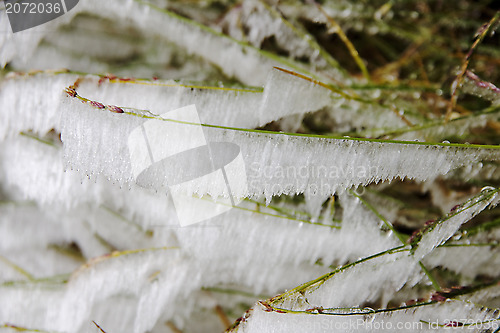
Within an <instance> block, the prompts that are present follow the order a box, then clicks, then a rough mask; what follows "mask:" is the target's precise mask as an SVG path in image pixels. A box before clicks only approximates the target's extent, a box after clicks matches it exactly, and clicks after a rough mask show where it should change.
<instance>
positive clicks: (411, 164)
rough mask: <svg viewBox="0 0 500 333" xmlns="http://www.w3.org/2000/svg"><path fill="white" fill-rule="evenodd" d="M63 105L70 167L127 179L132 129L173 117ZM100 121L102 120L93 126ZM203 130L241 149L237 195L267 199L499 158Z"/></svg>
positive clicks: (204, 190)
mask: <svg viewBox="0 0 500 333" xmlns="http://www.w3.org/2000/svg"><path fill="white" fill-rule="evenodd" d="M62 107H63V116H62V140H63V142H64V149H65V157H66V159H67V161H68V166H69V167H71V168H73V169H77V170H80V171H81V172H83V173H85V174H88V175H92V174H94V175H99V174H100V175H103V176H104V177H106V178H109V179H112V180H113V181H116V182H119V183H121V184H127V183H132V182H133V181H134V179H133V177H132V174H131V166H130V162H129V161H128V157H127V156H128V147H127V138H128V135H129V133H130V132H131V130H132V129H133V128H135V127H137V126H139V125H140V124H142V123H143V122H144V121H145V119H144V117H146V118H148V119H147V120H148V121H151V119H155V121H158V122H162V121H168V119H167V120H165V119H160V118H159V117H157V116H153V115H146V116H144V115H143V114H141V113H139V112H143V111H134V110H130V111H128V113H125V114H114V113H111V112H106V111H102V110H98V109H95V108H93V107H91V106H90V105H88V104H82V103H81V102H80V101H78V100H77V99H76V98H71V97H67V101H66V103H64V106H62ZM97 124H99V126H95V125H97ZM186 126H192V125H189V124H186ZM204 132H205V136H206V138H207V141H208V142H232V143H234V144H237V145H238V146H239V147H240V149H241V152H242V155H243V159H244V161H245V169H246V175H247V181H248V185H249V187H248V190H249V193H244V192H238V190H237V189H236V191H235V192H233V195H235V196H236V197H244V196H246V195H250V196H259V195H262V194H264V195H265V196H266V197H267V199H268V200H269V199H270V198H271V197H272V196H273V195H280V194H297V193H303V192H305V191H306V190H307V191H311V192H312V193H316V194H320V195H322V196H324V197H325V198H326V197H328V196H330V195H332V194H334V193H336V192H341V191H343V190H345V189H346V188H350V187H353V186H354V187H356V186H358V185H367V184H370V183H373V182H380V181H385V180H391V179H395V178H397V177H399V178H401V179H403V178H410V179H415V180H417V181H424V180H432V179H434V178H435V177H437V176H439V175H444V174H446V173H448V172H449V171H450V170H453V169H456V168H459V167H461V166H464V165H466V164H474V163H479V162H481V161H484V160H496V159H498V158H499V156H500V151H499V150H498V149H493V148H494V147H488V149H476V148H471V147H465V146H460V145H452V144H424V143H419V142H382V141H378V140H367V139H356V138H338V139H333V138H324V137H310V136H301V135H294V134H282V133H269V132H260V131H253V130H242V129H233V128H224V127H220V126H205V127H204ZM158 148H160V147H158ZM160 150H161V148H160ZM429 161H433V162H432V163H430V162H429ZM162 182H163V180H161V179H150V180H148V183H151V184H161V183H162ZM200 186H201V187H192V188H190V189H189V191H190V193H197V194H199V195H204V194H209V195H211V196H212V197H217V196H219V195H221V193H213V187H212V186H210V184H202V185H200Z"/></svg>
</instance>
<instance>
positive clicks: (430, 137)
mask: <svg viewBox="0 0 500 333" xmlns="http://www.w3.org/2000/svg"><path fill="white" fill-rule="evenodd" d="M498 120H500V111H499V110H495V109H491V110H490V111H489V112H484V113H482V114H474V115H471V116H464V117H461V118H457V119H453V120H452V121H450V122H448V123H446V124H444V123H437V124H434V125H432V124H430V125H422V126H421V127H420V128H421V129H417V130H412V131H409V132H403V133H402V134H396V135H395V137H396V138H397V139H400V140H413V139H415V138H423V139H424V140H426V141H440V140H443V139H445V138H449V137H454V136H456V137H462V136H464V135H467V134H470V131H471V130H472V129H477V128H484V127H485V126H486V125H487V123H488V122H490V121H498ZM395 133H397V130H396V131H395Z"/></svg>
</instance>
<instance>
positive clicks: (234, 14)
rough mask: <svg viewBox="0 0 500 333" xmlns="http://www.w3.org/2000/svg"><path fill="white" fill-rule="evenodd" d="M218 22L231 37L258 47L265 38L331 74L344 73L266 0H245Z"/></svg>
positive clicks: (295, 56)
mask: <svg viewBox="0 0 500 333" xmlns="http://www.w3.org/2000/svg"><path fill="white" fill-rule="evenodd" d="M219 25H221V26H222V27H223V28H225V29H226V30H227V33H228V35H230V36H231V37H233V38H236V39H238V40H246V41H248V42H249V43H250V44H252V45H253V46H255V47H257V48H260V47H261V46H262V44H263V42H264V41H265V40H267V39H271V40H274V41H275V42H276V44H277V46H278V47H279V48H280V49H282V50H285V51H286V52H288V54H289V56H290V57H291V58H293V59H300V58H302V59H303V58H307V59H308V60H309V61H310V62H311V63H312V64H314V65H315V68H321V69H322V70H323V71H325V73H328V74H329V75H331V76H334V77H337V78H339V77H345V76H346V75H345V73H341V69H340V68H339V67H340V66H339V65H338V63H337V62H336V61H335V60H333V58H332V57H331V56H330V55H328V54H326V52H324V51H323V50H321V48H320V46H319V45H317V43H316V42H315V41H314V38H313V37H312V36H309V35H307V34H306V33H305V32H303V31H302V30H301V29H300V28H297V27H296V26H297V24H296V25H295V27H293V26H292V25H291V24H290V23H288V22H286V21H285V20H284V19H283V17H282V15H281V13H280V12H278V11H277V10H276V9H275V8H274V7H273V6H272V5H271V6H270V5H268V4H266V3H265V2H262V1H256V0H250V1H244V2H243V3H242V5H241V6H237V7H233V8H232V9H231V10H230V11H229V12H228V13H227V14H226V15H225V16H224V19H223V21H222V22H221V23H220V24H219ZM304 30H305V29H304ZM247 31H248V32H247ZM323 57H327V59H328V60H326V59H325V58H323ZM327 61H328V62H327ZM344 83H346V82H344Z"/></svg>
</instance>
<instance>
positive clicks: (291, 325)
mask: <svg viewBox="0 0 500 333" xmlns="http://www.w3.org/2000/svg"><path fill="white" fill-rule="evenodd" d="M332 310H333V311H334V312H337V313H338V312H340V311H336V310H335V309H332ZM340 310H342V309H340ZM344 312H346V313H352V315H342V314H338V315H328V314H327V313H328V310H325V311H324V313H325V314H310V313H278V312H274V311H272V312H266V309H265V308H264V307H263V306H261V305H259V304H257V305H256V306H255V307H254V309H253V310H252V312H250V315H249V316H248V318H246V319H245V322H244V323H243V324H242V325H240V328H239V329H238V330H237V332H242V333H243V332H245V333H247V332H272V333H278V332H309V331H314V332H326V331H328V332H329V331H343V332H373V331H375V330H377V331H378V330H382V331H384V332H392V331H394V332H397V331H401V330H402V328H401V327H404V331H405V332H435V331H436V329H452V327H451V326H452V322H453V321H454V319H455V318H456V322H457V323H458V322H460V324H462V325H463V324H464V323H463V322H461V321H460V319H458V318H462V319H465V318H469V319H471V321H474V323H477V328H476V327H474V326H469V327H468V328H470V329H473V328H476V329H480V327H486V326H485V325H486V324H488V325H489V327H492V326H496V324H497V322H496V319H497V318H496V313H495V312H493V311H491V310H489V309H484V308H481V307H479V306H475V305H473V304H471V303H466V302H460V301H452V302H446V303H437V304H431V305H424V306H418V307H414V308H403V309H394V310H388V311H384V312H377V313H371V314H370V313H369V311H365V313H366V312H367V313H368V314H359V315H356V310H355V309H345V310H344ZM276 323H279V324H276ZM446 324H448V325H449V326H448V327H446V326H445V325H446ZM457 325H459V324H457ZM397 327H399V328H397Z"/></svg>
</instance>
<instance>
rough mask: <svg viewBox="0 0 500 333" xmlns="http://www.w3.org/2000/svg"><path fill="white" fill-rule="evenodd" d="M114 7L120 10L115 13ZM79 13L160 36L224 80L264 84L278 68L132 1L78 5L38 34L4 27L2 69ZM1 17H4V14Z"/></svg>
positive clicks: (182, 20) (175, 17)
mask: <svg viewBox="0 0 500 333" xmlns="http://www.w3.org/2000/svg"><path fill="white" fill-rule="evenodd" d="M117 6H118V7H119V8H121V10H119V11H117V10H116V8H117ZM79 13H91V14H93V15H102V16H104V17H106V18H107V19H110V20H118V21H121V22H129V24H131V25H133V26H134V27H135V28H136V29H139V30H141V31H145V32H147V33H149V34H154V35H159V36H161V37H162V38H164V39H166V40H168V41H171V42H173V43H175V44H177V45H179V46H181V47H184V48H185V49H186V50H187V51H188V52H189V53H191V54H196V55H200V56H202V57H203V58H205V59H207V60H208V61H210V62H212V63H214V64H216V65H217V66H219V67H220V68H221V69H222V71H223V72H224V73H225V74H226V75H227V76H229V77H236V78H237V79H238V80H240V81H241V82H243V83H247V84H251V85H260V84H263V83H264V82H265V79H266V76H267V72H268V71H269V70H270V69H271V68H272V67H273V66H275V65H278V64H279V62H278V61H277V60H271V58H269V57H265V56H263V55H262V53H261V52H260V51H258V50H257V49H255V48H253V47H250V46H247V45H245V44H242V43H239V42H237V41H235V40H233V39H230V38H227V37H225V36H223V35H220V34H218V33H216V32H214V31H213V30H211V29H209V28H207V27H205V26H202V25H199V24H198V23H195V22H193V21H190V20H188V19H185V18H182V17H180V16H178V15H176V14H173V13H171V12H167V11H162V10H161V9H158V8H156V7H154V6H152V5H150V4H147V3H146V2H142V1H132V0H129V1H126V2H125V3H124V2H123V1H119V0H112V1H99V0H89V1H85V2H81V3H79V4H78V6H77V7H75V8H74V9H73V10H71V11H70V12H68V13H66V14H65V15H64V16H63V17H64V20H62V19H58V20H54V21H52V22H53V23H51V24H50V25H49V26H46V25H43V26H42V27H39V28H38V30H37V32H38V33H34V32H33V31H32V30H28V31H25V32H20V33H16V34H13V33H11V32H10V28H9V27H7V26H5V27H4V28H5V29H4V30H3V31H6V32H7V33H4V34H2V37H3V43H1V45H3V47H2V52H1V53H0V63H1V64H2V66H5V64H6V63H7V62H9V61H10V60H12V59H14V58H15V57H16V56H18V55H19V54H23V56H24V57H25V59H27V58H29V56H30V54H31V52H33V50H34V48H35V47H36V45H37V44H38V43H39V42H40V40H41V39H42V38H43V37H44V35H45V34H46V33H48V32H49V31H50V30H48V29H50V28H52V29H54V28H56V27H57V26H58V25H60V24H62V23H65V22H69V21H70V20H71V19H72V18H73V17H74V16H76V15H77V14H79ZM1 14H2V15H3V16H6V14H5V12H2V13H1ZM7 21H8V20H7V18H6V17H3V20H2V22H7ZM3 25H6V23H3ZM44 28H45V30H44Z"/></svg>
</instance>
